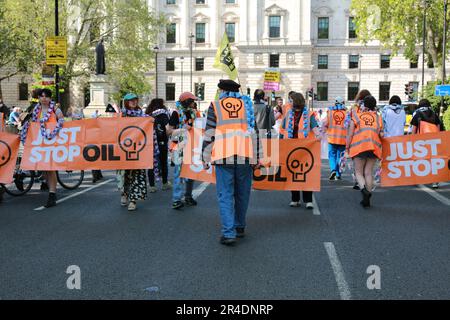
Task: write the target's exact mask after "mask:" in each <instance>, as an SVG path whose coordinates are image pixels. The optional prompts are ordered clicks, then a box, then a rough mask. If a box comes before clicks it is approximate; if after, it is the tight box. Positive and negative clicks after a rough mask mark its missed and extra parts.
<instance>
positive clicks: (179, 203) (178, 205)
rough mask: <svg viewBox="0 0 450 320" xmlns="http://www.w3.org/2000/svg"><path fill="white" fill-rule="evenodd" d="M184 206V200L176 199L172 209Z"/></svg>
mask: <svg viewBox="0 0 450 320" xmlns="http://www.w3.org/2000/svg"><path fill="white" fill-rule="evenodd" d="M183 207H184V204H183V202H182V201H175V202H174V203H172V209H175V210H178V209H181V208H183Z"/></svg>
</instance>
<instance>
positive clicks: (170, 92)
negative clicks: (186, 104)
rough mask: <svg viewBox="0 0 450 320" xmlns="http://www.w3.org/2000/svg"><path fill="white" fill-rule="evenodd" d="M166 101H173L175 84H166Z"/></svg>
mask: <svg viewBox="0 0 450 320" xmlns="http://www.w3.org/2000/svg"><path fill="white" fill-rule="evenodd" d="M166 101H175V83H166Z"/></svg>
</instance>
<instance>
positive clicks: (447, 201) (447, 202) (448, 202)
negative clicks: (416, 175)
mask: <svg viewBox="0 0 450 320" xmlns="http://www.w3.org/2000/svg"><path fill="white" fill-rule="evenodd" d="M418 187H419V189H420V190H422V191H425V192H426V193H428V194H429V195H430V196H432V197H433V198H435V199H436V200H438V201H440V202H442V203H443V204H445V205H446V206H449V207H450V199H447V198H446V197H444V196H443V195H441V194H439V193H438V192H436V191H434V190H432V189H430V188H428V187H426V186H424V185H423V184H420V185H419V186H418Z"/></svg>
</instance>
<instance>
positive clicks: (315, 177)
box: [253, 139, 321, 191]
mask: <svg viewBox="0 0 450 320" xmlns="http://www.w3.org/2000/svg"><path fill="white" fill-rule="evenodd" d="M320 150H321V146H320V142H319V141H315V140H310V139H307V140H303V139H283V140H279V161H280V163H279V165H278V166H275V167H271V168H261V169H258V170H255V171H254V173H253V181H254V182H253V188H254V189H257V190H291V191H298V190H301V191H320V168H321V159H320Z"/></svg>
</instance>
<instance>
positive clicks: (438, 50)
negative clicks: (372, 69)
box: [351, 0, 450, 79]
mask: <svg viewBox="0 0 450 320" xmlns="http://www.w3.org/2000/svg"><path fill="white" fill-rule="evenodd" d="M351 8H352V10H353V12H354V16H355V22H356V28H357V33H358V37H359V39H360V40H361V41H362V42H364V43H367V42H368V41H370V40H374V39H376V40H379V41H380V42H381V43H382V44H383V45H384V46H385V47H386V48H389V49H391V50H392V54H393V55H395V54H398V53H399V52H400V51H401V50H403V54H404V56H405V57H406V58H408V59H411V60H414V59H416V56H417V54H418V53H419V52H420V47H421V44H422V38H423V23H422V21H423V15H424V12H426V16H427V28H426V42H427V45H426V52H427V54H428V57H429V59H431V60H432V61H433V64H434V66H435V67H436V68H435V72H436V77H437V79H442V51H443V48H442V45H443V35H444V31H443V29H444V9H443V8H444V0H353V1H352V6H351ZM425 8H426V10H425ZM448 20H449V19H448V17H447V23H448V22H449V21H448ZM448 25H449V26H450V24H448Z"/></svg>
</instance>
